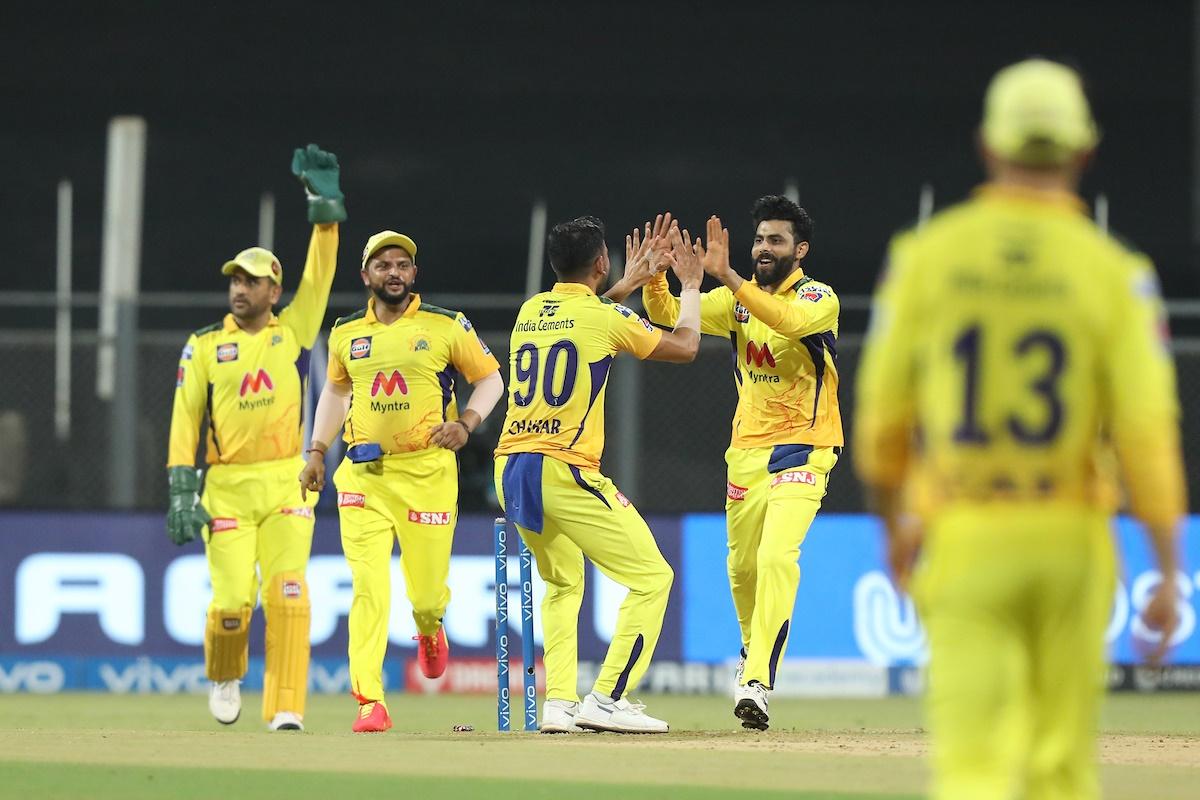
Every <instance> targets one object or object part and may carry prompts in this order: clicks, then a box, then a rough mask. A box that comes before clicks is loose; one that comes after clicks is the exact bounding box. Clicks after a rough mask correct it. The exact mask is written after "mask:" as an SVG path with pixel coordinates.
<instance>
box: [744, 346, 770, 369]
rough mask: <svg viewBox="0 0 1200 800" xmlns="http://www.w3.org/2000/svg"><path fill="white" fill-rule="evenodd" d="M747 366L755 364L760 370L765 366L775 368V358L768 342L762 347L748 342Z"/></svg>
mask: <svg viewBox="0 0 1200 800" xmlns="http://www.w3.org/2000/svg"><path fill="white" fill-rule="evenodd" d="M746 364H747V365H749V364H753V365H754V366H756V367H758V368H759V369H761V368H762V366H763V364H766V365H767V366H768V367H772V368H774V366H775V356H773V355H771V348H770V346H769V345H768V344H767V343H766V342H763V343H762V345H761V346H760V345H759V344H758V342H753V341H748V342H746Z"/></svg>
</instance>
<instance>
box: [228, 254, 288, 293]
mask: <svg viewBox="0 0 1200 800" xmlns="http://www.w3.org/2000/svg"><path fill="white" fill-rule="evenodd" d="M239 267H241V268H242V269H244V270H246V272H248V273H250V274H251V275H253V276H254V277H256V278H270V279H271V280H273V281H275V282H276V283H278V284H280V285H282V284H283V267H281V266H280V265H279V259H278V258H276V257H275V254H274V253H272V252H271V251H270V250H267V249H266V248H263V247H247V248H246V249H245V250H243V251H242V252H240V253H238V254H237V255H236V256H234V257H233V260H232V261H226V262H225V266H223V267H221V274H222V275H232V274H233V271H234V270H235V269H237V268H239Z"/></svg>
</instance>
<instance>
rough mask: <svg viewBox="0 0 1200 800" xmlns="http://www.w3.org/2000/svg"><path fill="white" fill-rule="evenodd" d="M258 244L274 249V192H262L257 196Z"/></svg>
mask: <svg viewBox="0 0 1200 800" xmlns="http://www.w3.org/2000/svg"><path fill="white" fill-rule="evenodd" d="M258 246H259V247H263V248H266V249H267V250H274V249H275V194H274V193H273V192H263V193H262V194H261V195H259V197H258Z"/></svg>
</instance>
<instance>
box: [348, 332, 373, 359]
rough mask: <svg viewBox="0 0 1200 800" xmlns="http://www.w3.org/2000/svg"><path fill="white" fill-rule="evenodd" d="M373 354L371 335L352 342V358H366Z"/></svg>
mask: <svg viewBox="0 0 1200 800" xmlns="http://www.w3.org/2000/svg"><path fill="white" fill-rule="evenodd" d="M369 355H371V337H370V336H361V337H359V338H357V339H355V340H353V341H352V342H350V358H352V359H355V358H366V357H367V356H369Z"/></svg>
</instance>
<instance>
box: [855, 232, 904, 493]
mask: <svg viewBox="0 0 1200 800" xmlns="http://www.w3.org/2000/svg"><path fill="white" fill-rule="evenodd" d="M909 261H910V259H909V258H907V255H906V253H905V248H903V247H902V246H901V245H900V244H898V243H896V242H893V244H892V246H891V247H890V248H889V253H888V259H887V262H886V264H885V266H884V277H883V278H882V279H881V281H880V284H879V287H878V289H877V290H876V293H875V297H874V299H873V301H872V304H871V322H870V325H869V326H868V328H867V335H866V339H865V341H864V344H863V351H862V356H861V361H860V364H859V370H858V379H857V382H856V384H855V398H856V408H855V414H854V442H853V444H854V451H853V452H854V465H855V468H856V470H857V472H858V475H859V478H861V479H862V481H863V482H864V483H866V484H868V485H871V486H884V487H889V488H899V487H900V486H901V485H902V484H903V483H904V480H905V477H906V473H907V471H908V465H909V460H910V458H911V449H912V436H913V430H914V427H915V425H916V421H917V420H916V407H915V405H914V402H913V397H914V393H915V383H916V364H915V361H916V353H915V349H914V344H913V343H914V341H915V339H916V333H917V331H918V328H919V319H920V309H919V301H920V298H921V293H920V292H918V291H915V288H916V287H915V281H916V269H915V268H914V267H912V266H911V265H910V263H908V262H909Z"/></svg>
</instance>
